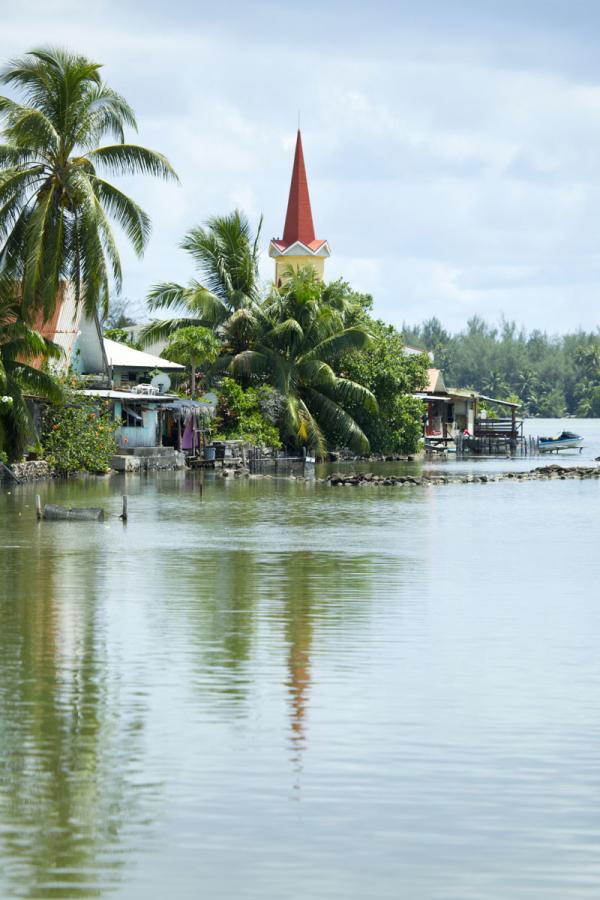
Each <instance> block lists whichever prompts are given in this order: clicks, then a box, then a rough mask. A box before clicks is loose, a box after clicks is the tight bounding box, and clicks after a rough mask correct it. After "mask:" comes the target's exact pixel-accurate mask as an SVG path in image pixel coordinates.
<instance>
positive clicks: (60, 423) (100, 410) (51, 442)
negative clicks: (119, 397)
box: [42, 388, 116, 475]
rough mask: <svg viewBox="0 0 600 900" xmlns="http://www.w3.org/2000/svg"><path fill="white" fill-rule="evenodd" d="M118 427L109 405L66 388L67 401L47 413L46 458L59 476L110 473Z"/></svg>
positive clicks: (44, 439) (45, 432)
mask: <svg viewBox="0 0 600 900" xmlns="http://www.w3.org/2000/svg"><path fill="white" fill-rule="evenodd" d="M115 428H116V423H115V421H114V419H113V415H112V411H111V410H110V405H109V404H106V403H105V402H104V401H101V400H99V399H97V398H94V397H86V396H84V395H82V394H80V393H77V392H76V391H74V390H73V389H72V388H66V389H65V400H64V402H63V403H61V404H60V405H57V406H53V407H50V409H49V411H48V413H47V415H46V419H45V426H44V435H43V439H42V447H43V450H44V454H45V457H46V459H47V460H48V462H49V463H50V465H51V466H52V467H53V468H54V469H55V470H56V472H57V473H58V474H59V475H71V474H73V473H75V472H92V473H95V474H100V473H104V472H107V471H108V468H109V465H108V464H109V461H110V458H111V456H112V455H113V454H114V452H115V449H116V443H115V437H114V432H115Z"/></svg>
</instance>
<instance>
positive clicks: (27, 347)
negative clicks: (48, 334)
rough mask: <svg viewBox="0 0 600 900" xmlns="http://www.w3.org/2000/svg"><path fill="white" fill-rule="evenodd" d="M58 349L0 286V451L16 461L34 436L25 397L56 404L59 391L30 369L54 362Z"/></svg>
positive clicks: (45, 374) (38, 373)
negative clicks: (31, 325) (29, 320)
mask: <svg viewBox="0 0 600 900" xmlns="http://www.w3.org/2000/svg"><path fill="white" fill-rule="evenodd" d="M59 355H60V351H59V348H58V347H57V346H56V345H55V344H53V343H51V342H50V341H47V340H46V339H45V338H43V337H42V336H41V335H40V334H39V333H38V332H37V331H34V330H33V329H32V328H30V327H29V325H27V324H26V322H24V321H23V318H22V309H21V304H20V302H19V301H18V300H17V299H16V297H15V294H14V291H10V290H9V291H7V290H3V289H2V285H1V284H0V451H3V452H4V453H5V454H6V455H7V456H8V458H9V459H11V460H13V459H18V458H19V457H20V456H21V454H22V453H23V451H24V450H25V448H26V447H27V445H28V443H29V441H31V440H32V439H33V438H34V437H35V435H34V429H33V423H32V421H31V416H30V413H29V408H28V406H27V400H26V398H27V396H33V397H38V398H42V399H46V400H52V401H57V400H59V399H60V397H61V390H60V387H59V385H58V384H57V383H56V381H55V380H54V379H53V378H52V377H51V376H50V375H48V374H47V373H46V372H43V371H41V370H40V369H39V368H38V367H36V366H35V365H33V363H34V362H36V361H38V366H39V363H40V362H43V361H45V360H48V359H56V358H57V357H58V356H59Z"/></svg>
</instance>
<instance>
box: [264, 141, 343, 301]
mask: <svg viewBox="0 0 600 900" xmlns="http://www.w3.org/2000/svg"><path fill="white" fill-rule="evenodd" d="M330 253H331V251H330V249H329V244H328V243H327V241H322V240H321V241H320V240H317V239H316V238H315V227H314V225H313V217H312V209H311V206H310V194H309V191H308V179H307V177H306V167H305V165H304V151H303V149H302V135H301V133H300V129H298V135H297V138H296V152H295V153H294V165H293V168H292V181H291V184H290V195H289V198H288V206H287V213H286V216H285V225H284V229H283V238H273V240H272V241H271V243H270V245H269V256H271V257H273V258H274V259H275V282H276V284H280V283H281V278H282V276H283V274H284V272H285V271H286V269H289V267H290V266H291V267H292V268H294V269H298V268H300V267H301V266H307V265H309V266H312V267H313V268H314V269H315V271H316V272H317V275H318V276H319V277H320V278H322V277H323V270H324V266H325V260H326V259H327V257H328V256H329V255H330Z"/></svg>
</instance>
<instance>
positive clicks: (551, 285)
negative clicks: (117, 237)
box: [0, 0, 600, 330]
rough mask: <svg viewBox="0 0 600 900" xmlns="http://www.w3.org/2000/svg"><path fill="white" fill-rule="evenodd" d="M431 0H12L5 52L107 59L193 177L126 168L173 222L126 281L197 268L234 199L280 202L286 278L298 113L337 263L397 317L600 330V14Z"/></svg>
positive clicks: (585, 9) (275, 231)
mask: <svg viewBox="0 0 600 900" xmlns="http://www.w3.org/2000/svg"><path fill="white" fill-rule="evenodd" d="M523 6H524V7H525V8H523ZM412 7H415V5H414V4H413V5H411V8H410V9H409V8H408V6H407V5H404V4H397V3H387V2H379V3H376V4H374V5H371V6H369V7H368V8H367V7H366V6H365V5H364V4H362V3H358V2H349V3H345V4H341V3H339V2H332V3H329V4H317V3H312V2H307V3H305V4H303V7H302V14H299V12H298V8H297V7H293V8H291V7H288V6H285V5H282V4H274V3H270V2H258V3H257V4H253V5H249V4H242V3H235V2H234V3H231V4H227V6H226V7H217V6H215V5H213V4H209V3H205V2H201V3H195V4H192V3H191V2H190V3H187V2H179V3H174V4H171V5H170V6H169V7H168V8H167V7H165V5H164V4H162V3H158V2H150V3H147V4H145V5H144V7H143V9H142V8H141V7H140V5H139V4H133V3H130V2H127V0H125V2H119V3H117V2H116V0H102V2H100V3H97V4H94V5H93V6H92V7H89V6H88V7H85V8H84V7H82V6H81V5H80V4H78V3H74V2H73V3H71V2H60V3H54V4H48V3H38V2H33V3H32V2H27V3H25V4H23V5H21V6H20V7H19V8H17V7H16V5H15V6H14V7H12V8H11V9H9V10H7V11H5V13H4V22H3V28H2V31H1V33H0V56H2V57H4V58H7V57H11V56H15V55H18V54H20V53H22V52H23V51H24V50H25V49H27V48H29V47H31V46H35V45H36V44H45V43H60V44H63V45H68V46H69V47H71V48H74V49H78V50H80V51H81V52H84V53H86V54H88V55H90V56H92V57H94V58H96V59H99V60H101V61H103V62H104V63H105V70H104V74H105V77H106V79H107V80H108V81H109V82H110V83H111V85H113V86H114V87H116V88H117V89H118V90H120V91H122V93H124V94H125V96H126V97H127V98H128V99H129V100H130V102H131V103H132V105H133V106H134V108H135V109H136V111H137V113H138V119H139V125H140V129H139V135H138V139H139V140H140V142H142V143H146V144H148V145H149V146H153V147H155V148H157V149H160V150H162V151H163V152H165V153H166V154H167V155H168V156H169V158H170V159H171V160H172V162H173V164H174V165H175V167H176V169H177V171H178V172H179V174H180V177H181V180H182V186H181V187H177V186H174V185H166V184H160V183H157V182H154V181H152V180H151V179H145V178H144V179H124V180H123V185H124V187H125V188H126V189H127V190H128V191H130V192H131V193H132V195H133V196H135V197H136V199H138V200H139V201H140V202H141V203H142V205H143V206H144V207H145V208H146V209H147V210H148V212H149V213H150V215H151V216H152V219H153V222H154V231H153V237H152V240H151V243H150V246H149V248H148V251H147V253H146V256H145V258H144V259H143V260H142V261H139V260H136V259H135V258H134V256H133V254H132V253H131V252H130V251H128V250H124V253H123V256H124V263H125V288H124V291H125V293H126V294H127V295H128V296H135V297H142V296H144V295H145V293H146V291H147V289H148V287H149V286H150V285H151V284H152V283H154V282H156V281H159V280H162V279H175V280H182V281H185V280H187V278H189V277H190V276H191V274H192V269H191V266H190V261H189V260H188V259H187V257H186V255H185V254H184V253H183V251H181V250H180V249H179V247H178V244H179V242H180V240H181V238H182V236H183V233H184V232H185V230H186V229H187V228H189V227H190V226H191V225H194V224H197V223H199V222H202V221H204V220H205V219H206V218H207V217H208V216H210V215H212V214H216V213H223V212H227V211H228V210H230V209H231V208H232V207H233V206H236V205H238V206H242V207H243V208H245V210H246V211H247V212H248V213H249V215H250V216H251V217H252V219H253V220H254V221H257V220H258V217H259V215H260V213H261V212H262V213H264V217H265V222H264V230H263V234H264V237H265V258H264V259H263V263H262V266H261V272H262V274H263V275H264V277H268V274H269V272H270V271H271V262H270V260H268V258H267V257H266V245H267V242H268V238H269V237H271V236H276V235H279V234H280V233H281V231H282V227H283V219H284V214H285V204H286V199H287V191H288V186H289V178H290V172H291V162H292V152H293V140H294V132H295V127H296V118H297V111H298V109H300V110H301V116H302V128H303V136H304V148H305V155H306V160H307V166H308V175H309V182H310V186H311V194H312V201H313V213H314V218H315V225H316V229H317V232H318V236H319V237H325V238H328V240H329V241H330V243H331V246H332V250H333V256H332V258H331V260H330V261H329V263H328V272H329V274H330V275H331V277H337V276H338V275H340V276H343V277H345V278H347V279H348V280H349V281H351V282H352V283H353V284H355V285H356V287H357V288H359V289H361V290H365V291H369V292H370V293H372V294H373V295H374V297H375V301H376V311H377V312H378V314H379V315H381V316H385V317H386V318H387V319H388V320H390V321H393V322H395V323H396V324H400V323H401V322H402V321H405V320H407V321H414V320H415V319H418V318H423V317H427V316H431V315H438V316H439V317H440V318H441V319H443V320H444V321H445V322H447V323H448V324H450V325H452V326H455V327H461V326H462V325H463V324H464V321H465V320H466V318H467V317H468V316H470V315H473V314H475V313H476V314H478V315H482V316H484V317H497V316H498V315H499V314H500V313H501V312H504V313H506V315H508V316H514V317H515V318H517V319H518V321H519V322H523V323H525V324H527V325H529V326H531V327H542V328H549V329H551V330H555V329H567V328H572V327H577V326H578V325H583V326H585V327H595V326H596V325H600V313H599V312H598V311H597V310H598V304H597V302H596V297H597V296H598V289H599V288H600V265H599V264H598V259H599V253H600V225H599V223H600V214H599V212H598V208H599V207H598V201H599V199H600V153H599V152H598V148H599V145H600V61H598V60H597V58H596V57H597V54H596V51H595V47H596V46H597V38H598V33H599V30H600V10H598V9H597V8H596V6H595V5H594V4H592V3H578V2H574V3H572V4H570V5H569V16H568V17H566V16H565V8H566V7H565V4H563V3H554V2H550V0H546V2H544V3H543V4H542V3H541V0H539V2H538V0H532V2H530V3H528V4H520V5H519V4H517V3H516V2H512V0H505V2H503V3H496V2H492V3H489V4H488V3H486V4H481V3H474V2H468V0H461V2H458V3H454V4H447V3H441V2H439V3H437V2H425V3H422V4H420V5H419V7H418V8H416V7H415V8H412Z"/></svg>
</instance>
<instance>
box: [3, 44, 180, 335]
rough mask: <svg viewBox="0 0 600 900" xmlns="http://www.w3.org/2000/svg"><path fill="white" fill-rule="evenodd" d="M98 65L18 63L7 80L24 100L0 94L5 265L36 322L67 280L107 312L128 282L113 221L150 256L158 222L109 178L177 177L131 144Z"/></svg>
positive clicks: (87, 303)
mask: <svg viewBox="0 0 600 900" xmlns="http://www.w3.org/2000/svg"><path fill="white" fill-rule="evenodd" d="M100 69H101V66H100V65H99V64H98V63H95V62H92V61H91V60H89V59H87V58H86V57H84V56H79V55H77V54H73V53H69V52H67V51H65V50H59V49H52V48H48V49H37V50H32V51H31V52H30V53H28V54H26V55H25V56H24V57H22V58H21V59H16V60H13V61H12V62H10V63H9V64H8V66H7V67H6V68H5V69H4V71H3V72H2V74H1V75H0V83H2V84H4V85H6V86H7V87H9V88H11V89H12V90H13V91H15V92H17V94H18V95H19V96H20V98H21V102H17V100H14V99H12V98H11V97H7V96H4V97H0V117H1V118H2V122H3V129H2V137H3V141H4V143H3V144H1V145H0V268H1V271H2V278H3V279H4V280H7V281H9V282H12V283H13V284H14V283H18V284H19V285H20V287H21V294H22V297H21V299H22V307H23V311H24V313H25V315H26V317H27V318H29V319H31V317H32V316H33V314H34V313H35V312H36V311H38V310H41V312H42V313H43V316H44V318H49V317H50V315H51V314H52V311H53V310H54V307H55V304H56V299H57V295H58V288H59V284H60V282H61V280H68V281H69V282H70V283H71V284H72V286H73V289H74V291H75V296H76V299H77V301H78V302H81V303H83V305H84V307H85V310H86V312H87V313H88V314H90V315H94V314H96V312H97V311H98V310H100V311H102V312H105V311H107V309H108V303H109V289H110V284H111V278H112V280H113V282H114V285H115V287H116V289H117V290H120V287H121V280H122V275H121V261H120V256H119V251H118V248H117V243H116V240H115V237H114V234H113V230H112V226H111V221H110V220H111V219H113V220H114V221H116V222H117V223H118V224H119V225H120V226H121V228H122V230H123V231H124V232H125V234H126V236H127V238H128V239H129V242H130V243H131V245H132V247H133V249H134V251H135V252H136V253H137V254H138V255H141V253H142V252H143V250H144V248H145V246H146V244H147V241H148V237H149V234H150V219H149V217H148V215H147V214H146V213H145V212H144V211H143V210H142V209H141V207H140V206H138V204H137V203H136V202H135V201H134V200H132V199H131V198H130V197H128V196H127V195H126V194H124V193H123V192H122V191H121V190H119V189H118V188H117V187H115V186H114V185H113V184H112V183H111V182H110V181H108V180H106V178H105V177H103V176H104V173H108V174H117V175H130V174H135V173H141V174H150V175H155V176H159V177H162V178H170V179H176V177H177V176H176V175H175V172H174V170H173V168H172V167H171V165H170V163H169V162H168V160H167V159H166V158H165V157H164V156H163V155H162V154H160V153H157V152H155V151H153V150H148V149H147V148H145V147H141V146H139V145H137V144H131V143H126V141H125V129H126V128H130V129H135V128H136V119H135V114H134V112H133V110H132V108H131V107H130V106H129V104H128V103H127V102H126V100H125V99H124V98H123V97H122V96H121V95H120V94H118V93H117V92H116V91H114V90H113V89H112V88H110V87H109V86H108V85H107V84H105V83H104V82H103V80H102V78H101V76H100ZM105 139H109V140H108V142H107V143H105V142H104V141H105Z"/></svg>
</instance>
